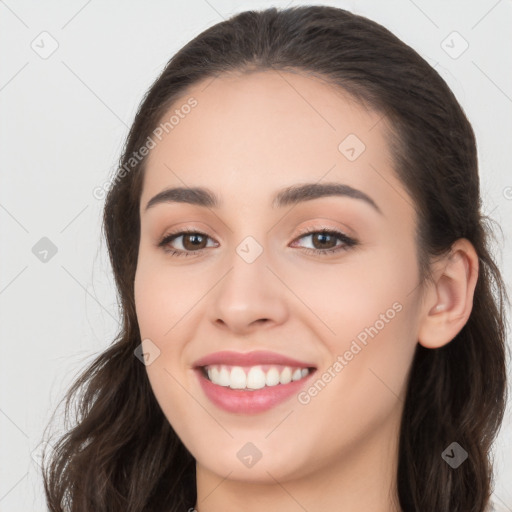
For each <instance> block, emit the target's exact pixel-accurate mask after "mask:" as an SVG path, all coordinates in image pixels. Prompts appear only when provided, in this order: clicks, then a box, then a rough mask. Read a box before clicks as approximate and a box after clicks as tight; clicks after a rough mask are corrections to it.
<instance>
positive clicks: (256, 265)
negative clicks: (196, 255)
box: [210, 251, 288, 335]
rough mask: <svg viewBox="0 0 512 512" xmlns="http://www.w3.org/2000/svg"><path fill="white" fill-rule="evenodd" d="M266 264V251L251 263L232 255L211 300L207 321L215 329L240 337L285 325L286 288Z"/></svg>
mask: <svg viewBox="0 0 512 512" xmlns="http://www.w3.org/2000/svg"><path fill="white" fill-rule="evenodd" d="M234 252H235V251H234ZM268 263H269V262H268V258H267V257H266V253H265V251H263V252H262V253H261V254H260V255H259V256H258V257H257V258H256V259H255V260H254V261H252V262H249V261H246V260H245V259H244V258H243V257H241V256H240V255H239V254H238V253H236V252H235V253H234V255H233V257H232V258H231V260H230V264H231V266H230V268H229V270H228V271H227V272H226V273H225V275H224V277H222V278H221V280H220V282H219V283H218V284H217V286H215V288H214V290H212V292H214V293H212V294H211V296H210V301H211V302H210V319H211V321H212V322H213V323H215V324H216V326H217V327H221V328H223V329H225V330H227V331H230V332H232V333H235V334H238V335H242V334H246V333H249V332H251V331H253V330H254V329H256V328H258V327H257V326H262V327H265V328H269V327H271V326H275V325H279V324H282V323H283V322H285V321H286V319H287V316H288V308H287V302H286V287H285V286H284V285H283V283H282V281H281V280H280V279H278V277H276V274H277V273H278V272H276V270H275V269H274V268H272V269H271V268H269V265H268Z"/></svg>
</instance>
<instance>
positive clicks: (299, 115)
mask: <svg viewBox="0 0 512 512" xmlns="http://www.w3.org/2000/svg"><path fill="white" fill-rule="evenodd" d="M191 98H193V99H194V100H195V102H196V103H195V106H194V107H193V108H186V109H185V108H183V109H182V107H183V106H184V105H186V104H187V101H189V100H190V99H191ZM185 112H186V113H185ZM173 114H177V115H174V118H175V121H176V120H178V122H174V123H173V124H172V128H168V130H167V132H166V133H164V134H163V136H162V138H161V140H155V142H156V146H155V147H154V148H153V149H152V150H151V152H150V154H149V157H148V161H147V165H146V173H145V178H144V186H143V198H144V199H147V198H149V197H150V196H153V195H154V194H156V193H158V192H159V191H160V190H162V189H163V188H165V187H169V186H171V185H174V186H177V185H179V186H207V187H209V188H212V189H215V190H219V185H220V184H221V183H222V187H223V190H224V191H225V193H226V194H228V193H229V192H230V191H231V192H233V193H236V191H237V189H240V188H241V187H243V189H245V190H247V189H249V190H252V191H254V194H255V195H257V196H259V195H260V194H262V193H263V189H264V188H265V187H264V185H268V186H270V187H271V188H272V189H274V188H279V187H282V186H286V185H290V184H292V183H296V182H299V181H319V180H320V179H322V177H324V176H325V177H326V178H327V180H328V181H332V180H341V181H343V182H345V183H349V184H352V185H354V186H361V185H362V184H363V183H364V182H365V181H367V180H368V177H371V176H372V175H373V178H375V176H376V174H375V170H374V169H372V167H371V166H375V165H377V166H378V167H379V168H380V170H381V171H382V172H387V173H389V172H390V169H391V166H392V158H391V155H390V152H389V148H388V144H387V138H386V133H387V132H386V129H385V128H386V123H385V120H384V119H383V117H382V115H381V114H380V113H378V112H375V111H372V110H369V109H366V108H364V107H363V106H362V105H361V104H359V103H357V102H355V101H354V100H353V99H352V98H351V97H350V96H349V95H348V94H347V93H346V92H344V91H343V90H342V89H340V88H338V87H336V86H334V85H332V84H329V83H327V82H326V81H325V80H322V79H321V78H318V77H313V76H309V75H305V74H303V73H299V72H289V71H286V72H285V71H274V70H270V71H256V72H251V73H244V74H243V73H230V74H224V75H220V76H218V77H215V78H208V79H206V80H204V81H202V82H199V83H196V84H194V85H193V86H192V87H190V88H189V89H188V91H187V93H186V94H185V95H183V96H182V97H181V98H180V100H178V101H176V102H175V103H174V105H173V106H172V107H171V108H170V109H169V111H168V113H167V114H166V115H164V117H163V119H162V123H165V122H166V121H168V120H169V119H170V117H171V116H172V115H173ZM223 190H219V194H222V193H223ZM270 192H271V191H270V190H269V193H270Z"/></svg>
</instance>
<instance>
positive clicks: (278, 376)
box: [203, 365, 310, 390]
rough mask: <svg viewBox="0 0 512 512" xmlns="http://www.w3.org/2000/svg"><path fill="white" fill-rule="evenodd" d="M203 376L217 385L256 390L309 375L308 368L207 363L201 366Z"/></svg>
mask: <svg viewBox="0 0 512 512" xmlns="http://www.w3.org/2000/svg"><path fill="white" fill-rule="evenodd" d="M203 370H204V374H205V376H206V377H207V378H208V379H209V380H210V382H213V384H217V385H218V386H225V387H229V388H231V389H247V390H256V389H261V388H264V387H272V386H278V385H282V384H289V383H290V382H292V381H296V380H300V379H302V378H304V377H306V376H307V375H309V371H310V370H309V368H293V367H291V366H278V365H272V366H270V365H265V366H260V365H259V366H251V367H242V366H226V365H209V366H204V367H203Z"/></svg>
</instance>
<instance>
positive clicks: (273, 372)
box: [265, 367, 279, 386]
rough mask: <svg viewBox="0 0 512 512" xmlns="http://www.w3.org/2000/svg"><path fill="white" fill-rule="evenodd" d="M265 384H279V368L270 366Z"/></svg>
mask: <svg viewBox="0 0 512 512" xmlns="http://www.w3.org/2000/svg"><path fill="white" fill-rule="evenodd" d="M265 384H266V385H267V386H277V384H279V370H278V369H277V368H273V367H272V368H270V370H269V371H268V372H267V376H266V377H265Z"/></svg>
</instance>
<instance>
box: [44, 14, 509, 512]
mask: <svg viewBox="0 0 512 512" xmlns="http://www.w3.org/2000/svg"><path fill="white" fill-rule="evenodd" d="M480 206H481V200H480V192H479V178H478V170H477V156H476V148H475V139H474V134H473V131H472V128H471V126H470V124H469V122H468V120H467V119H466V117H465V115H464V113H463V111H462V109H461V107H460V106H459V104H458V103H457V101H456V99H455V97H454V95H453V94H452V92H451V91H450V89H449V88H448V87H447V85H446V83H445V82H444V81H443V80H442V79H441V78H440V76H439V75H438V74H437V73H436V72H435V71H434V70H433V69H432V68H431V67H430V66H429V65H428V64H427V63H426V62H425V61H424V60H423V59H422V58H421V57H420V56H419V55H418V54H417V53H416V52H415V51H413V50H412V49H411V48H410V47H408V46H407V45H405V44H404V43H403V42H401V41H400V40H399V39H397V38H396V37H395V36H394V35H393V34H391V33H390V32H389V31H388V30H386V29H385V28H383V27H382V26H380V25H378V24H376V23H374V22H372V21H370V20H368V19H366V18H363V17H361V16H356V15H354V14H351V13H350V12H347V11H345V10H341V9H337V8H333V7H322V6H315V7H297V8H290V9H285V10H277V9H275V8H272V9H268V10H265V11H260V12H244V13H241V14H238V15H236V16H234V17H232V18H231V19H229V20H227V21H224V22H222V23H219V24H217V25H215V26H213V27H211V28H210V29H208V30H206V31H204V32H203V33H201V34H200V35H199V36H197V37H196V38H195V39H194V40H193V41H191V42H189V43H188V44H187V45H186V46H184V47H183V48H182V49H181V50H180V51H179V52H178V53H177V54H176V55H175V56H174V57H173V58H172V59H171V60H170V62H169V63H168V65H167V66H166V67H165V69H164V71H163V72H162V74H161V76H160V77H159V78H158V79H157V81H156V82H155V83H154V84H153V86H152V87H151V89H150V90H149V92H148V94H147V95H146V97H145V98H144V101H143V102H142V104H141V106H140V108H139V111H138V113H137V115H136V118H135V121H134V123H133V126H132V128H131V131H130V134H129V136H128V140H127V142H126V146H125V149H124V153H123V155H122V158H121V162H120V166H119V170H118V172H117V174H116V176H115V177H114V179H113V181H112V186H111V187H110V189H109V192H108V195H107V198H106V204H105V213H104V226H105V233H106V239H107V242H108V249H109V253H110V258H111V263H112V266H113V271H114V275H115V279H116V283H117V287H118V291H119V299H120V302H121V306H122V313H123V315H122V319H123V327H122V330H121V332H120V333H119V335H118V337H117V338H116V340H115V341H114V343H113V344H112V345H111V346H110V347H109V348H108V349H107V350H106V351H105V352H104V353H103V354H102V355H101V356H100V357H98V359H97V360H96V361H95V362H94V363H93V364H92V365H91V366H90V367H89V368H87V370H86V371H85V372H84V373H83V374H82V375H81V376H80V377H79V379H78V380H77V381H76V383H75V384H74V386H73V387H72V389H71V390H70V391H69V394H68V396H67V403H66V405H67V408H68V409H69V406H70V404H71V402H72V399H73V398H75V397H80V398H79V400H80V402H79V409H78V417H77V419H76V425H75V426H74V427H73V428H72V429H71V430H70V431H69V432H68V433H67V434H66V435H65V436H64V437H62V438H61V439H60V440H59V441H58V442H57V443H55V442H53V441H51V444H53V446H54V452H53V453H52V454H51V457H50V458H49V459H48V458H46V459H45V472H44V478H45V489H46V495H47V501H48V506H49V508H50V510H52V511H61V510H69V511H81V512H84V511H94V512H100V511H110V512H111V511H130V512H136V511H164V510H169V511H186V510H192V509H195V510H198V511H200V512H216V511H223V512H226V511H240V510H243V511H249V512H250V511H256V510H262V509H265V510H268V511H278V510H279V511H299V510H307V511H310V512H312V511H319V510H327V509H329V510H340V511H343V512H352V511H359V510H369V511H370V510H371V511H372V512H392V511H393V512H394V511H400V510H403V511H420V512H434V511H436V512H483V511H485V510H488V509H489V506H490V504H489V498H490V494H491V490H492V485H491V484H492V465H491V462H490V448H491V445H492V442H493V440H494V439H495V436H496V434H497V431H498V429H499V426H500V423H501V420H502V417H503V412H504V406H505V400H506V396H505V390H506V358H505V317H504V304H505V302H506V300H507V297H506V294H505V289H504V286H503V282H502V278H501V275H500V272H499V270H498V268H497V267H496V265H495V263H494V261H493V258H492V256H491V254H490V253H489V249H488V237H489V234H490V229H489V227H488V224H487V223H486V219H485V218H484V217H483V216H482V214H481V210H480Z"/></svg>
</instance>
